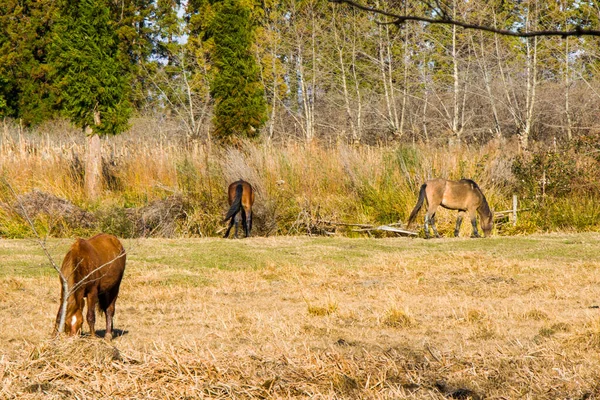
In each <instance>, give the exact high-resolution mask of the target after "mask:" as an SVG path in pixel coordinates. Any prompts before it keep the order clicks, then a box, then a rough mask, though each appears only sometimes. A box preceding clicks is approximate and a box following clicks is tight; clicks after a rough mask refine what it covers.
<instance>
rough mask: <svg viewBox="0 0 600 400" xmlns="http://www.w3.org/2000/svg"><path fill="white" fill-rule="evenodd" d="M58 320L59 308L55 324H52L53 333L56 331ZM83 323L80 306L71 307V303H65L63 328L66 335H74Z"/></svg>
mask: <svg viewBox="0 0 600 400" xmlns="http://www.w3.org/2000/svg"><path fill="white" fill-rule="evenodd" d="M59 321H60V308H59V310H58V314H57V315H56V325H55V326H54V333H55V334H56V333H58V325H59ZM82 325H83V313H82V311H81V309H80V308H78V307H73V305H71V304H67V312H66V316H65V330H64V332H65V333H66V334H67V335H71V336H72V335H75V334H77V332H79V331H80V330H81V326H82Z"/></svg>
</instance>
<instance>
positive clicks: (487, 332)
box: [470, 323, 498, 340]
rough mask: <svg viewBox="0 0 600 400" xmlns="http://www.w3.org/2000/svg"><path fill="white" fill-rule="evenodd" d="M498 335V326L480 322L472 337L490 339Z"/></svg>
mask: <svg viewBox="0 0 600 400" xmlns="http://www.w3.org/2000/svg"><path fill="white" fill-rule="evenodd" d="M496 337H498V332H497V330H496V327H495V326H494V325H493V324H492V323H480V324H478V325H477V326H476V327H475V329H473V333H472V334H471V337H470V338H471V339H479V340H490V339H494V338H496Z"/></svg>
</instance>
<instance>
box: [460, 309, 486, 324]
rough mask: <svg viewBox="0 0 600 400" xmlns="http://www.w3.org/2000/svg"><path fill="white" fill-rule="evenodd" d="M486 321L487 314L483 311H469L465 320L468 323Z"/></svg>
mask: <svg viewBox="0 0 600 400" xmlns="http://www.w3.org/2000/svg"><path fill="white" fill-rule="evenodd" d="M486 319H487V314H486V313H485V311H483V310H476V309H471V310H469V311H467V313H466V315H465V320H466V321H467V322H469V323H474V322H482V321H485V320H486Z"/></svg>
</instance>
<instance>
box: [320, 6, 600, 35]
mask: <svg viewBox="0 0 600 400" xmlns="http://www.w3.org/2000/svg"><path fill="white" fill-rule="evenodd" d="M329 1H330V2H332V3H339V4H348V5H349V6H351V7H354V8H358V9H360V10H363V11H367V12H372V13H375V14H379V15H383V16H385V17H388V18H391V19H392V20H391V21H389V22H382V24H394V25H401V24H403V23H405V22H406V21H419V22H426V23H429V24H438V25H455V26H460V27H462V28H465V29H475V30H479V31H484V32H491V33H496V34H499V35H504V36H514V37H537V36H560V37H563V38H566V37H569V36H600V30H598V29H584V28H583V27H582V26H580V25H577V26H576V27H575V28H574V29H573V30H569V31H556V30H541V31H528V32H524V31H521V30H508V29H497V28H493V27H490V26H486V25H478V24H472V23H468V22H464V21H458V20H455V19H452V18H451V17H450V16H448V15H447V13H445V12H442V17H441V18H427V17H421V16H418V15H399V14H396V13H393V12H389V11H385V10H381V9H378V8H375V7H369V6H365V5H363V4H359V3H357V2H355V1H352V0H329ZM442 10H443V8H442Z"/></svg>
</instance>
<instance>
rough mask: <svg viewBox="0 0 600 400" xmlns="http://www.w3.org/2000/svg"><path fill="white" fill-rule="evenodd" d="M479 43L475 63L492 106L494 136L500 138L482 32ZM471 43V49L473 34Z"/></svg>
mask: <svg viewBox="0 0 600 400" xmlns="http://www.w3.org/2000/svg"><path fill="white" fill-rule="evenodd" d="M479 41H480V43H479V45H480V48H481V54H480V55H479V56H477V57H476V59H477V63H478V64H479V68H480V69H481V72H482V73H483V82H484V84H485V91H486V92H487V95H488V98H489V101H490V106H491V107H492V115H493V117H494V132H493V133H494V136H496V137H498V138H500V137H502V127H501V126H500V118H499V117H498V106H497V105H496V98H495V97H494V95H493V93H492V85H491V82H490V81H491V80H490V74H489V72H488V69H487V65H486V62H485V60H486V59H487V58H486V57H485V50H484V47H483V33H482V32H479ZM471 45H472V47H473V49H475V42H474V41H473V36H471Z"/></svg>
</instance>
